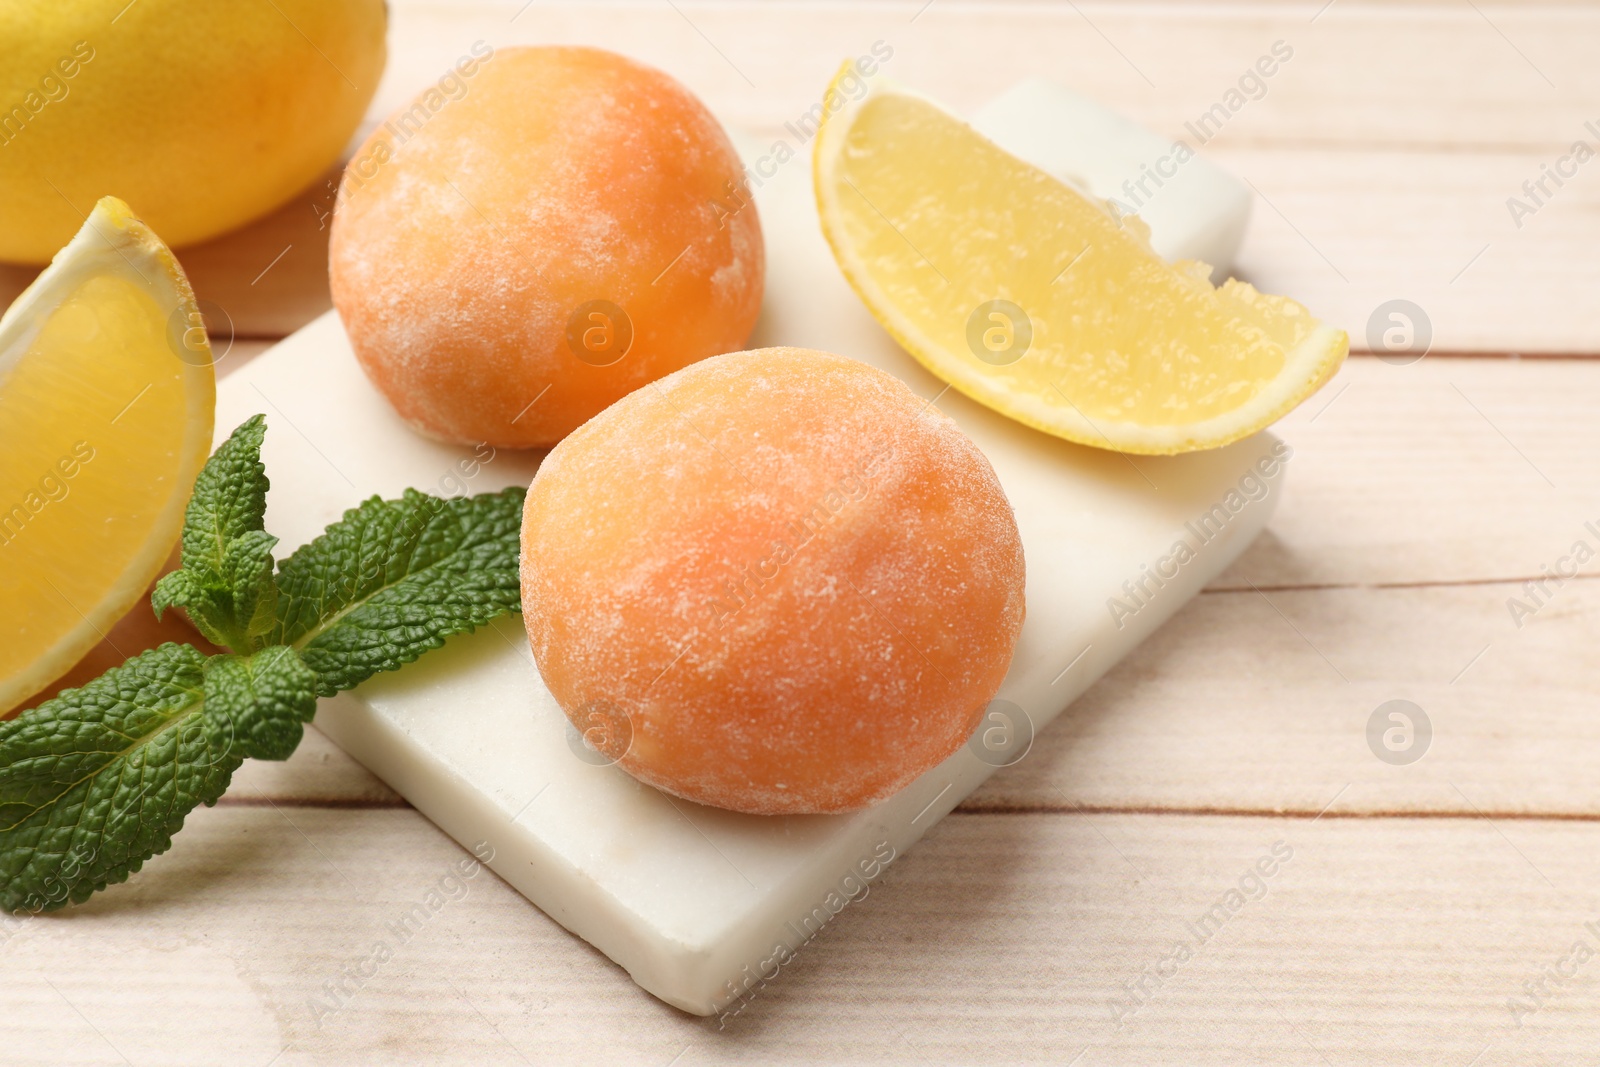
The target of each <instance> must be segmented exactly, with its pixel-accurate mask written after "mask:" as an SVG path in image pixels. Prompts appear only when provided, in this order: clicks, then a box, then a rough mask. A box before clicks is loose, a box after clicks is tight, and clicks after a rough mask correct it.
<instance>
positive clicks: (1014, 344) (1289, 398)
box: [813, 63, 1350, 454]
mask: <svg viewBox="0 0 1600 1067" xmlns="http://www.w3.org/2000/svg"><path fill="white" fill-rule="evenodd" d="M847 72H848V74H849V76H850V77H851V78H852V79H853V80H852V81H851V83H850V84H851V85H852V87H854V88H855V89H856V93H855V96H856V97H857V98H856V99H851V94H850V93H847V92H843V91H842V86H841V79H842V78H844V77H846V75H847ZM866 84H867V91H866V92H864V93H863V92H861V91H860V80H859V79H857V78H856V77H855V71H854V68H853V66H852V65H851V64H848V63H847V64H845V66H844V67H843V68H842V69H841V71H840V74H839V77H837V78H835V80H834V83H833V85H832V87H830V89H829V92H828V94H827V96H826V97H825V98H824V99H825V101H826V104H827V106H826V107H825V108H824V109H823V110H824V114H825V117H824V120H823V124H822V128H821V130H820V131H819V132H818V134H817V142H816V149H815V154H814V156H813V167H814V178H815V183H816V195H817V208H818V211H819V213H820V215H821V219H822V230H823V233H824V235H825V236H826V237H827V239H828V244H829V245H830V246H831V247H832V249H833V254H834V258H835V259H837V260H838V262H839V266H840V268H841V269H842V270H843V271H844V275H845V277H846V278H847V279H848V280H849V282H850V284H851V286H852V287H853V288H854V289H855V291H856V293H857V295H859V296H860V297H861V299H862V301H863V302H865V304H866V305H867V308H868V309H869V310H870V311H871V312H872V314H873V315H874V316H875V317H876V318H877V319H878V321H879V322H880V323H882V324H883V326H884V328H885V329H887V330H888V331H889V333H890V334H892V335H893V336H894V338H895V340H897V341H899V342H900V344H901V345H902V346H904V347H905V349H906V350H907V351H909V352H910V353H911V354H912V355H913V356H915V357H916V358H917V359H918V360H919V361H920V362H921V363H922V364H923V365H925V366H926V367H927V368H928V369H929V370H931V371H932V372H933V373H935V374H937V375H938V376H939V377H941V378H943V379H944V380H945V381H947V382H949V383H950V384H951V385H952V386H954V387H955V388H956V389H959V390H961V391H962V392H963V393H965V394H967V395H968V396H970V397H972V398H973V399H974V400H977V401H979V402H980V403H983V404H987V405H988V406H989V407H992V408H994V409H995V410H996V411H999V412H1001V413H1003V414H1005V415H1008V416H1010V417H1011V418H1014V419H1016V420H1018V421H1019V422H1023V423H1026V424H1027V425H1029V426H1032V427H1035V428H1036V429H1039V430H1043V431H1045V432H1046V433H1051V434H1055V435H1057V436H1059V437H1064V438H1066V439H1067V440H1069V441H1076V442H1079V443H1080V444H1085V445H1093V446H1096V447H1099V448H1108V449H1113V450H1116V451H1119V452H1138V453H1147V454H1170V453H1175V452H1189V451H1193V450H1196V449H1203V448H1216V447H1219V446H1222V445H1225V444H1228V443H1229V442H1232V441H1236V440H1238V439H1240V438H1242V437H1246V436H1248V435H1250V434H1252V433H1254V432H1255V431H1257V430H1259V429H1262V428H1263V427H1265V426H1267V425H1268V424H1269V423H1271V422H1273V421H1274V420H1276V419H1278V418H1280V417H1281V416H1283V415H1284V414H1285V413H1287V412H1288V411H1289V410H1290V409H1292V408H1293V407H1294V406H1295V405H1296V404H1298V403H1300V402H1301V401H1302V400H1304V399H1305V398H1306V397H1307V396H1310V395H1311V394H1312V393H1313V392H1315V391H1316V389H1317V388H1318V387H1319V386H1321V385H1322V384H1323V383H1324V382H1326V381H1327V380H1328V379H1329V378H1330V377H1332V375H1333V373H1334V371H1336V370H1337V369H1338V367H1339V364H1340V363H1341V362H1342V361H1343V360H1344V357H1345V355H1346V354H1347V353H1348V352H1349V348H1350V342H1349V338H1348V337H1346V336H1345V334H1344V331H1342V330H1337V329H1334V328H1332V327H1329V326H1327V325H1324V324H1323V323H1321V322H1318V321H1317V320H1316V319H1314V318H1313V317H1312V316H1311V314H1310V313H1309V312H1307V311H1306V309H1305V308H1304V307H1302V306H1300V305H1299V304H1297V303H1295V302H1294V301H1293V300H1290V299H1288V298H1286V297H1281V296H1270V295H1268V294H1265V293H1261V292H1258V291H1257V290H1256V289H1255V288H1254V287H1252V286H1250V285H1248V284H1246V283H1244V282H1240V281H1236V280H1232V279H1230V280H1229V281H1227V282H1226V283H1224V284H1223V285H1222V286H1220V287H1213V286H1212V285H1211V283H1210V281H1209V277H1210V273H1211V268H1210V267H1208V266H1207V265H1206V264H1204V263H1199V262H1195V261H1187V262H1181V263H1170V264H1169V263H1167V262H1166V261H1164V260H1163V259H1161V258H1160V257H1159V256H1158V255H1156V253H1155V252H1153V251H1152V250H1151V248H1150V240H1149V230H1148V229H1147V228H1146V227H1145V225H1144V223H1143V222H1142V221H1141V220H1140V219H1139V218H1137V217H1136V216H1131V215H1124V216H1120V217H1119V216H1118V214H1117V213H1116V212H1114V211H1113V210H1112V209H1111V207H1110V205H1108V204H1106V203H1104V202H1101V201H1097V200H1092V199H1090V198H1088V197H1086V196H1084V195H1083V194H1082V193H1080V192H1078V191H1077V190H1076V189H1074V188H1072V187H1071V186H1069V185H1067V184H1066V183H1064V182H1062V181H1059V180H1057V179H1056V178H1054V177H1052V176H1050V175H1049V174H1046V173H1045V172H1044V171H1042V170H1039V169H1038V168H1036V167H1033V166H1031V165H1029V164H1028V163H1025V162H1023V161H1022V160H1020V159H1018V158H1016V157H1015V156H1012V155H1010V154H1009V153H1007V152H1006V151H1004V150H1003V149H1001V148H1000V147H998V146H997V145H995V144H994V143H993V142H991V141H989V140H988V139H986V138H985V137H983V136H982V135H981V134H979V133H978V132H977V131H975V130H974V129H972V127H970V126H968V125H967V124H966V123H964V122H962V121H961V120H960V119H958V118H956V117H955V116H953V115H951V114H950V113H949V112H947V111H945V110H944V109H943V108H942V107H940V106H939V105H938V104H936V103H934V102H933V101H931V100H929V99H927V98H925V97H923V96H920V95H918V94H915V93H913V92H910V91H908V90H906V89H904V88H901V87H899V86H896V85H895V84H894V83H892V82H890V81H888V80H887V79H884V78H881V77H878V78H873V79H870V80H868V81H867V82H866ZM829 109H832V110H829Z"/></svg>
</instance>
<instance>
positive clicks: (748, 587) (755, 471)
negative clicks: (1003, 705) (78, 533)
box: [522, 348, 1023, 814]
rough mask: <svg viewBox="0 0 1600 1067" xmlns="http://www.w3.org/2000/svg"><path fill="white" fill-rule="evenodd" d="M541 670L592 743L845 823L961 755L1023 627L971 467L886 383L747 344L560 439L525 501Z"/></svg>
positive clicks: (991, 507) (969, 459) (923, 412)
mask: <svg viewBox="0 0 1600 1067" xmlns="http://www.w3.org/2000/svg"><path fill="white" fill-rule="evenodd" d="M522 608H523V613H524V617H525V621H526V623H527V627H528V636H529V640H530V642H531V643H532V646H533V654H534V658H535V660H536V661H537V663H538V666H539V673H540V674H541V675H542V676H543V677H544V681H545V684H546V685H547V686H549V688H550V691H551V692H552V693H553V694H554V695H555V698H556V700H557V701H558V702H559V703H560V705H561V707H562V708H563V709H564V710H565V711H566V713H567V715H568V717H569V718H570V719H571V720H572V722H573V724H574V726H576V727H577V729H578V730H579V731H581V732H582V733H583V734H584V736H585V737H586V738H587V739H588V740H589V741H590V742H591V745H592V747H594V748H596V749H598V751H599V752H600V753H602V754H603V755H604V756H605V757H607V758H609V759H612V760H615V761H617V762H618V763H620V765H621V766H622V767H623V768H624V769H625V770H627V771H628V772H629V773H631V774H633V775H634V776H635V777H636V778H639V779H640V780H642V781H644V782H647V783H649V784H650V785H653V786H656V787H658V788H660V789H663V790H666V791H667V792H669V793H673V794H676V795H677V796H680V797H684V798H687V799H689V800H693V801H698V802H700V803H704V804H714V805H717V806H719V807H724V808H732V809H734V810H736V811H745V812H753V813H756V814H796V813H804V812H842V811H852V810H855V809H858V808H863V807H865V806H867V805H869V804H872V803H874V802H876V801H879V800H882V799H884V798H885V797H888V796H890V795H891V794H893V793H895V792H896V791H898V790H899V789H901V788H902V787H904V786H905V785H907V784H908V783H910V782H911V780H912V779H914V778H916V777H917V776H918V775H920V774H922V773H923V772H924V771H926V770H928V769H929V768H931V767H933V766H935V765H936V764H938V763H939V762H940V761H942V760H944V759H945V758H946V757H948V756H950V755H951V754H952V753H954V752H955V751H956V750H957V749H959V748H960V747H961V746H962V744H963V743H965V742H966V740H967V738H968V737H969V736H970V735H971V733H972V731H973V729H974V728H975V727H976V726H977V723H978V721H979V719H980V717H981V715H982V712H983V710H984V708H985V707H986V705H987V704H988V702H989V700H990V699H991V698H992V697H993V696H994V694H995V691H996V690H997V689H998V688H999V686H1000V683H1001V680H1002V679H1003V678H1004V677H1005V674H1006V670H1007V668H1008V667H1009V666H1010V663H1011V654H1012V651H1013V649H1014V648H1015V646H1016V642H1017V634H1018V631H1019V630H1020V629H1021V627H1022V616H1023V561H1022V542H1021V539H1020V538H1019V537H1018V534H1017V525H1016V521H1015V519H1014V518H1013V516H1012V513H1011V508H1010V506H1009V505H1008V504H1007V503H1006V497H1005V494H1004V492H1003V491H1002V490H1001V488H1000V483H999V481H998V480H997V479H996V478H995V474H994V470H993V469H992V468H991V467H990V466H989V461H988V460H987V459H985V458H984V456H983V454H982V453H981V452H979V451H978V448H977V446H976V445H974V444H973V443H972V442H971V441H970V440H969V439H968V438H967V436H966V435H965V434H963V433H962V432H961V431H960V430H959V429H958V428H957V427H956V425H955V423H954V422H952V421H951V420H950V419H949V418H948V417H947V416H945V415H944V414H943V413H941V412H940V411H938V410H937V409H936V408H933V407H931V406H930V405H928V404H927V403H925V402H924V401H922V400H919V399H918V398H917V397H916V396H915V395H914V394H913V393H912V392H911V390H910V389H908V388H906V386H905V385H904V384H902V383H901V382H900V381H899V380H898V379H896V378H894V377H893V376H891V375H889V374H886V373H884V372H883V371H880V370H877V369H875V368H873V367H869V366H867V365H866V364H864V363H859V362H857V361H855V360H852V359H845V358H843V357H841V356H834V355H829V354H827V353H825V352H814V351H809V350H807V349H800V348H765V349H759V350H757V351H753V352H738V353H734V354H732V355H725V356H719V357H717V358H715V359H709V360H706V361H705V362H703V363H697V364H695V365H694V366H692V367H689V368H687V369H686V370H681V371H678V372H677V373H675V374H673V375H671V376H669V377H667V378H665V379H663V380H662V381H660V382H659V383H657V384H656V385H655V386H653V387H651V388H647V389H641V390H639V391H638V392H636V393H633V394H632V395H630V396H627V397H625V398H624V399H622V400H621V401H619V402H618V403H616V404H615V405H613V406H612V407H610V408H608V409H607V410H606V411H605V412H603V413H602V414H601V415H600V416H598V417H597V418H595V419H594V420H593V421H591V422H589V423H587V424H586V425H584V426H583V427H581V428H580V429H579V430H577V431H576V432H575V433H573V434H572V436H570V437H568V438H567V439H566V440H565V441H563V442H561V444H560V445H558V446H556V448H555V450H554V451H552V452H551V453H550V455H549V456H548V457H547V458H546V459H545V461H544V464H543V466H541V467H540V469H539V473H538V475H537V477H535V478H534V480H533V485H532V487H531V488H530V489H529V490H528V498H527V504H526V507H525V510H524V512H523V524H522Z"/></svg>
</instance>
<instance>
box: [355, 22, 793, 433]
mask: <svg viewBox="0 0 1600 1067" xmlns="http://www.w3.org/2000/svg"><path fill="white" fill-rule="evenodd" d="M484 51H485V52H487V54H486V55H483V54H481V53H480V56H479V57H478V58H474V57H466V58H464V59H463V61H462V62H461V63H458V64H457V66H456V68H454V69H453V70H452V71H451V72H450V73H449V74H447V75H446V76H445V77H444V78H441V79H440V82H439V84H438V85H437V86H434V87H431V88H429V89H428V90H427V91H426V92H424V93H423V94H422V95H421V96H419V97H418V98H417V99H416V101H415V102H414V103H413V104H411V105H410V106H409V107H408V108H405V109H402V110H401V111H399V112H396V114H395V115H394V116H393V117H392V118H390V119H389V121H388V122H386V123H385V124H384V125H383V126H381V127H380V128H379V129H378V130H377V131H375V132H374V133H373V134H372V136H371V137H370V138H368V139H367V142H366V144H365V145H363V146H362V148H361V150H360V151H359V152H358V153H357V154H356V156H355V158H354V159H353V160H352V161H351V163H350V165H349V167H348V168H347V169H346V171H345V177H344V182H343V185H342V186H341V188H340V192H339V199H338V202H337V204H336V207H335V212H334V221H333V233H332V244H331V248H330V253H329V272H330V278H331V282H332V288H333V302H334V305H335V306H336V307H337V308H338V309H339V314H340V316H341V317H342V318H343V320H344V325H345V329H346V330H347V331H348V332H349V335H350V343H351V346H352V347H353V348H354V350H355V354H356V358H357V359H358V360H360V362H361V366H362V368H363V369H364V370H365V371H366V373H367V376H368V377H369V378H371V380H372V381H373V383H374V384H375V385H376V386H377V387H378V389H379V390H381V391H382V392H383V394H384V395H385V396H386V397H388V398H389V401H390V403H391V404H393V405H394V407H395V410H396V411H398V412H399V413H400V415H401V417H402V418H404V419H405V420H406V421H407V422H408V423H410V424H411V425H412V426H413V427H415V428H416V429H417V430H420V431H421V432H423V433H425V434H427V435H429V436H431V437H436V438H441V439H444V440H448V441H460V442H467V443H478V442H487V443H489V444H492V445H495V446H498V447H505V448H526V447H537V446H544V445H551V444H554V443H555V442H557V441H559V440H560V439H561V438H563V437H565V436H566V435H567V434H569V433H571V432H572V431H573V430H574V429H575V428H577V427H578V426H579V425H581V424H582V423H583V422H584V421H585V420H587V419H589V418H591V417H592V416H594V415H596V414H598V413H599V412H600V411H601V410H602V409H604V408H605V407H606V406H607V405H609V404H611V403H612V402H613V401H615V400H617V399H618V398H619V397H622V396H625V395H626V394H628V393H630V392H632V391H633V390H635V389H637V388H639V387H640V386H642V385H644V384H645V383H646V382H650V381H654V380H655V379H657V378H659V377H661V376H662V375H664V374H667V373H670V372H671V371H674V370H677V369H679V368H680V367H685V366H688V365H689V364H690V363H693V362H695V361H696V360H699V359H704V358H705V357H706V356H710V355H715V354H717V353H719V352H727V351H730V350H732V349H737V348H739V347H741V346H742V345H743V344H744V342H745V339H746V338H747V337H748V336H749V333H750V330H751V328H752V327H753V326H754V325H755V320H756V315H757V313H758V311H759V310H760V305H761V288H762V277H763V273H764V269H765V265H764V260H763V252H762V243H761V224H760V222H759V221H758V220H757V218H756V209H755V205H754V204H753V203H750V202H749V200H748V195H747V190H748V186H747V185H746V184H745V181H744V172H743V167H742V164H741V163H740V161H739V157H738V155H737V154H736V153H735V152H734V150H733V146H732V144H730V143H729V141H728V137H727V135H726V134H725V133H724V132H723V130H722V127H721V126H719V125H718V124H717V121H716V120H715V119H714V118H712V116H711V113H710V112H709V111H707V110H706V108H705V105H703V104H702V103H701V102H700V101H699V100H698V99H696V98H695V97H694V96H693V95H692V94H691V93H690V92H689V91H688V90H687V89H685V88H684V87H683V86H682V85H680V84H679V83H678V82H677V81H675V80H673V79H672V78H670V77H668V76H667V75H665V74H663V73H661V72H660V71H658V70H654V69H652V68H650V67H646V66H643V65H642V64H639V63H635V62H634V61H633V60H630V59H626V58H624V57H622V56H619V55H615V54H613V53H611V52H605V51H601V50H599V49H594V48H502V49H499V50H487V49H485V50H484Z"/></svg>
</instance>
